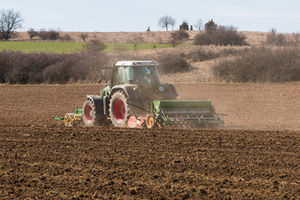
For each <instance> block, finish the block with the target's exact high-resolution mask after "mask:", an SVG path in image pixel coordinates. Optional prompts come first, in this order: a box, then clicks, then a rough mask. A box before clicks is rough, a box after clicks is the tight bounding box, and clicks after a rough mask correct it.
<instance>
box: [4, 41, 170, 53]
mask: <svg viewBox="0 0 300 200" xmlns="http://www.w3.org/2000/svg"><path fill="white" fill-rule="evenodd" d="M84 44H85V43H84V42H30V41H24V42H23V41H22V42H19V41H18V42H15V41H9V42H0V51H5V50H7V51H22V52H28V53H29V52H30V53H32V52H47V53H74V52H80V51H83V50H84ZM105 45H106V48H105V49H104V53H111V52H116V51H134V50H135V49H136V50H146V49H153V48H169V47H172V44H144V43H143V44H138V45H137V46H136V47H135V45H134V44H129V43H126V44H120V43H105Z"/></svg>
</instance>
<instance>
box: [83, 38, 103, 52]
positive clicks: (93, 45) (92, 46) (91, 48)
mask: <svg viewBox="0 0 300 200" xmlns="http://www.w3.org/2000/svg"><path fill="white" fill-rule="evenodd" d="M84 48H85V50H86V51H87V52H89V53H100V52H102V51H103V50H104V49H105V48H106V45H105V44H104V43H103V42H101V41H100V40H90V41H88V42H87V43H86V44H85V46H84Z"/></svg>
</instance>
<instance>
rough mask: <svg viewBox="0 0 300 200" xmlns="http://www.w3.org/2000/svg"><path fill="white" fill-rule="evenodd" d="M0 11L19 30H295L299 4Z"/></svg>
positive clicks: (217, 0)
mask: <svg viewBox="0 0 300 200" xmlns="http://www.w3.org/2000/svg"><path fill="white" fill-rule="evenodd" d="M0 8H1V9H10V8H13V9H14V10H15V11H20V12H21V15H22V16H23V18H24V20H25V21H24V24H23V30H28V29H29V28H34V29H38V30H39V29H41V28H45V29H59V30H61V31H89V32H94V31H97V32H118V31H124V32H125V31H130V32H131V31H145V30H146V29H147V27H148V26H150V28H151V30H155V31H157V30H163V29H162V28H160V27H158V25H157V23H158V19H159V18H160V17H161V16H163V15H170V16H172V17H174V18H175V19H176V22H177V25H176V28H178V24H179V23H182V21H183V20H186V21H187V22H188V23H189V24H195V23H196V21H197V20H199V19H202V21H203V22H204V23H205V22H207V21H208V20H210V19H214V21H215V22H216V23H217V24H221V25H233V26H235V27H237V28H238V30H243V31H244V30H246V31H269V30H271V29H272V28H275V29H277V30H278V31H279V32H284V33H285V32H300V1H299V0H285V1H283V0H226V1H224V0H205V1H204V0H149V1H146V0H0Z"/></svg>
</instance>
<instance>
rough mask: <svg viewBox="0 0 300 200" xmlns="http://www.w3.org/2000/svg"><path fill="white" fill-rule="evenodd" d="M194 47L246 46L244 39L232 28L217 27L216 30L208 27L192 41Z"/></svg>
mask: <svg viewBox="0 0 300 200" xmlns="http://www.w3.org/2000/svg"><path fill="white" fill-rule="evenodd" d="M194 43H195V44H196V45H218V46H227V45H238V46H243V45H248V44H247V42H246V37H245V36H244V35H243V34H241V33H238V32H237V29H236V28H234V27H233V26H218V27H217V28H216V29H214V28H212V27H210V28H208V29H207V30H206V31H205V32H204V33H199V34H197V35H196V37H195V39H194Z"/></svg>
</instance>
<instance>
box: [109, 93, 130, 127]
mask: <svg viewBox="0 0 300 200" xmlns="http://www.w3.org/2000/svg"><path fill="white" fill-rule="evenodd" d="M109 116H110V120H111V122H112V124H113V125H114V126H116V127H124V126H127V121H128V118H129V105H128V103H127V97H126V95H125V93H124V92H123V91H117V92H115V93H114V94H113V95H112V96H111V99H110V102H109Z"/></svg>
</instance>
